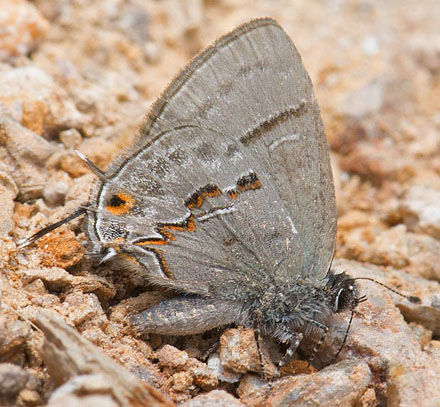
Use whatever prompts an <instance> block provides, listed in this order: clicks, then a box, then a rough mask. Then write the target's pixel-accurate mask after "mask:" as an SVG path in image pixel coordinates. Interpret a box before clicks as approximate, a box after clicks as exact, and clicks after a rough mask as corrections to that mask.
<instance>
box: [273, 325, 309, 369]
mask: <svg viewBox="0 0 440 407" xmlns="http://www.w3.org/2000/svg"><path fill="white" fill-rule="evenodd" d="M303 336H304V335H303V334H302V333H296V332H293V333H292V337H291V338H290V339H289V347H288V348H287V350H286V353H285V354H284V356H283V357H282V358H281V360H280V362H279V366H284V365H287V364H288V363H289V362H290V359H291V358H292V355H293V354H294V353H295V351H296V350H297V349H298V346H299V344H300V343H301V341H302V339H303Z"/></svg>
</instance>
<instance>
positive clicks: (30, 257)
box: [0, 0, 440, 407]
mask: <svg viewBox="0 0 440 407" xmlns="http://www.w3.org/2000/svg"><path fill="white" fill-rule="evenodd" d="M262 16H271V17H274V18H275V19H277V20H278V22H279V23H280V24H281V25H282V26H283V27H284V29H285V30H286V31H287V32H288V33H289V35H290V36H291V38H292V39H293V41H294V42H295V45H296V47H297V48H298V50H299V52H300V53H301V55H302V58H303V62H304V65H305V66H306V68H307V70H308V72H309V74H310V76H311V78H312V81H313V83H314V88H315V93H316V95H317V98H318V100H319V104H320V106H321V111H322V116H323V120H324V124H325V128H326V134H327V137H328V141H329V144H330V147H331V150H332V164H333V169H334V177H335V184H336V193H337V203H338V215H339V220H338V240H337V250H336V256H335V260H334V263H333V268H334V270H335V271H338V272H339V271H345V272H347V273H348V274H350V275H352V276H356V277H362V276H363V277H371V278H374V279H376V280H377V281H379V282H381V283H384V284H387V285H389V286H391V287H393V288H394V289H396V290H399V291H400V292H403V293H406V294H409V295H415V296H419V297H420V298H421V299H422V301H421V303H420V304H413V303H410V302H408V301H407V300H406V299H405V298H403V297H400V296H398V295H395V294H393V293H391V292H389V291H388V290H386V289H384V288H382V287H381V286H379V285H377V284H374V283H372V282H370V281H364V280H360V281H359V286H360V287H361V290H362V294H365V295H366V296H367V297H368V301H366V302H363V303H362V304H360V305H359V306H358V307H357V309H356V312H355V315H354V319H353V323H352V327H351V330H350V333H349V335H348V339H347V343H346V345H345V347H344V348H343V350H342V352H341V354H340V355H339V356H338V358H337V360H336V361H332V359H333V356H334V355H335V354H336V352H337V350H338V348H339V346H340V344H341V341H342V340H343V337H344V333H345V330H346V327H347V324H348V319H349V315H346V314H344V315H341V317H340V318H338V319H337V320H336V321H335V323H334V325H333V326H332V327H331V330H330V332H329V333H328V335H327V338H326V340H325V342H324V344H323V345H322V347H321V348H320V351H319V353H318V355H317V357H316V359H315V362H314V367H308V366H307V363H306V362H305V361H306V360H307V355H308V354H309V353H310V351H311V349H313V345H314V343H315V342H314V341H313V340H308V341H304V343H303V344H302V346H301V348H300V350H299V351H298V353H297V354H296V355H295V356H296V358H295V360H294V361H293V362H291V363H290V364H288V365H287V366H285V367H283V368H282V369H281V372H278V373H279V375H280V377H279V378H277V379H275V380H273V381H272V382H270V383H267V382H264V381H263V380H262V379H261V375H260V373H261V372H260V363H259V356H258V351H257V346H256V343H255V339H254V334H253V332H252V331H251V330H248V329H243V328H241V327H232V328H228V329H227V330H226V331H223V330H219V331H214V332H208V333H206V334H203V335H196V336H190V337H182V338H171V337H161V336H159V335H150V337H149V338H147V339H146V340H143V339H141V338H138V337H136V336H134V335H133V334H132V333H131V331H130V326H129V324H128V316H129V315H131V314H133V313H135V312H137V311H139V310H141V309H143V308H145V307H146V306H148V305H152V304H154V303H156V302H158V301H159V300H160V299H161V298H163V295H164V293H161V292H158V291H153V290H152V289H151V288H147V289H145V287H143V288H142V287H141V286H140V284H141V279H140V278H138V277H136V276H133V275H131V274H130V273H129V272H128V271H126V270H124V271H121V270H120V269H118V268H117V267H116V266H113V267H112V266H111V265H102V266H100V267H95V266H94V265H93V262H92V260H93V259H90V257H88V256H87V255H86V254H85V253H84V249H83V242H84V239H85V237H84V234H83V232H82V230H81V219H76V220H75V221H73V222H71V223H69V224H68V225H65V226H63V227H61V228H60V229H58V230H56V231H54V232H52V233H51V234H49V235H47V236H45V237H43V238H42V239H40V240H39V241H38V242H36V243H35V244H33V245H32V246H30V247H27V248H25V249H22V250H19V249H18V248H17V241H19V240H20V239H23V238H26V237H28V236H29V235H30V234H32V233H34V232H35V231H37V230H38V229H40V228H41V227H44V226H46V225H48V224H50V223H53V222H56V221H58V220H59V219H61V218H62V217H64V216H66V215H67V214H69V213H72V212H73V211H74V210H75V209H77V208H78V207H79V206H80V205H81V204H84V203H85V202H87V199H88V194H89V191H90V188H91V187H92V185H93V182H94V180H95V176H94V175H93V174H92V173H91V172H90V170H89V169H88V168H87V167H86V166H85V165H84V163H83V162H82V161H81V160H80V159H79V158H78V157H77V155H76V154H75V153H74V149H78V150H79V151H81V152H82V153H84V154H85V155H86V156H87V157H89V159H90V160H92V161H93V162H94V163H96V165H98V167H101V168H105V167H106V165H107V164H108V163H110V162H111V160H112V159H113V158H115V157H116V156H117V155H118V154H119V153H120V152H121V151H123V150H124V148H126V147H128V146H129V145H130V143H131V142H132V141H133V138H134V136H135V135H136V132H137V129H138V126H139V124H140V123H141V121H142V118H143V116H144V115H145V114H146V112H147V111H148V109H149V106H150V104H151V103H152V101H154V99H155V98H156V97H157V96H158V95H159V94H160V92H161V91H162V90H163V89H164V87H165V86H166V85H167V83H169V82H170V80H171V79H172V78H173V76H174V75H175V74H176V73H177V72H178V71H179V70H180V69H181V68H182V67H183V66H184V65H185V64H186V63H187V62H188V61H189V60H190V58H191V57H192V56H194V55H195V53H197V52H198V51H200V50H201V49H203V48H204V47H205V46H207V45H208V44H210V43H212V42H213V41H214V40H215V39H216V38H217V37H218V36H220V35H222V34H224V33H226V32H228V31H230V30H231V29H232V28H234V27H235V26H236V25H238V24H240V23H242V22H245V21H247V20H249V19H250V18H253V17H262ZM439 18H440V3H439V2H438V0H419V1H418V2H412V1H407V0H388V1H386V2H384V1H380V0H328V1H325V2H324V1H318V0H311V1H282V0H276V1H271V0H258V1H251V0H244V1H243V0H205V1H203V0H191V1H190V0H188V1H179V0H163V1H160V2H159V1H141V0H94V1H93V2H89V1H85V0H84V1H83V0H77V1H71V2H69V1H61V0H60V1H52V0H34V1H32V2H31V1H26V0H0V270H1V275H0V289H1V290H0V405H5V406H20V407H25V406H26V407H31V406H43V405H48V406H51V407H54V406H60V405H63V406H64V407H70V406H78V405H81V406H96V405H99V406H128V405H137V406H147V405H148V406H149V405H157V406H172V405H174V404H175V403H180V402H183V403H184V404H183V405H184V406H186V407H190V406H191V407H196V406H197V407H198V406H223V405H224V406H237V407H238V406H245V405H247V406H262V405H267V406H335V405H338V406H356V407H361V406H362V407H367V406H369V407H371V406H376V405H377V406H390V407H397V406H408V407H411V406H416V405H417V406H426V407H431V406H432V407H434V406H440V385H439V383H440V31H439V29H438V24H439ZM42 311H43V313H42ZM218 341H219V342H220V347H219V349H218V350H217V351H215V352H214V353H211V355H210V356H209V357H208V359H207V360H204V359H203V356H204V355H205V354H206V353H207V351H208V350H209V349H210V348H212V347H213V345H215V343H217V342H218ZM282 351H283V349H282V348H280V347H279V346H278V345H277V344H276V343H272V342H271V341H267V343H265V346H264V349H263V353H264V354H265V355H267V356H268V357H267V358H265V371H266V373H269V374H273V375H276V374H277V367H276V364H274V362H276V361H277V360H279V359H280V357H281V355H282Z"/></svg>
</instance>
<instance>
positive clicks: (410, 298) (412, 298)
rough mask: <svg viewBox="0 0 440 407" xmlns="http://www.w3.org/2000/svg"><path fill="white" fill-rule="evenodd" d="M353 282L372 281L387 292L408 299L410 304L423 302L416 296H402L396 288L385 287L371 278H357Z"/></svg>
mask: <svg viewBox="0 0 440 407" xmlns="http://www.w3.org/2000/svg"><path fill="white" fill-rule="evenodd" d="M353 280H368V281H372V282H373V283H376V284H379V285H380V286H382V287H384V288H386V289H387V290H390V291H391V292H393V293H394V294H397V295H400V296H401V297H403V298H406V299H407V300H408V301H409V302H412V303H414V304H419V303H421V302H422V300H421V299H420V298H419V297H416V296H414V295H405V294H402V293H400V292H399V291H397V290H395V289H394V288H391V287H388V286H387V285H385V284H383V283H380V282H379V281H376V280H375V279H374V278H370V277H356V278H354V279H353Z"/></svg>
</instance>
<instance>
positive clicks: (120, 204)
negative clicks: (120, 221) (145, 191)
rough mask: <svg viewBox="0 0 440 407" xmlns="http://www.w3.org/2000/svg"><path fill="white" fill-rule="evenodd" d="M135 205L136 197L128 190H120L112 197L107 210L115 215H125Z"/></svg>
mask: <svg viewBox="0 0 440 407" xmlns="http://www.w3.org/2000/svg"><path fill="white" fill-rule="evenodd" d="M133 206H134V198H133V197H132V196H131V195H129V194H127V193H126V192H118V193H116V194H113V195H112V197H111V198H110V201H109V203H108V205H107V206H106V209H107V211H109V212H110V213H112V214H113V215H117V216H118V215H123V214H125V213H127V212H128V211H129V210H130V209H131V208H132V207H133Z"/></svg>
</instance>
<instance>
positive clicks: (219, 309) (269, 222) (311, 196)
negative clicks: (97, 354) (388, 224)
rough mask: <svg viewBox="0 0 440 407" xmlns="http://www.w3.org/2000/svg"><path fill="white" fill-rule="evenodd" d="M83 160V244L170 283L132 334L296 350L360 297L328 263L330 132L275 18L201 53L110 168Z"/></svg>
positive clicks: (332, 210) (331, 242) (332, 228)
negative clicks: (240, 336) (258, 337)
mask: <svg viewBox="0 0 440 407" xmlns="http://www.w3.org/2000/svg"><path fill="white" fill-rule="evenodd" d="M82 157H83V156H82ZM83 159H84V160H85V161H86V162H87V163H88V164H89V166H90V168H91V169H92V170H93V171H94V172H95V173H96V174H97V175H98V177H99V181H98V183H97V185H96V187H95V189H94V191H93V193H92V196H91V201H90V205H89V206H88V207H85V208H81V209H79V210H78V211H77V212H76V213H74V214H72V215H71V216H70V217H69V218H67V221H68V220H70V219H72V218H73V217H76V216H79V215H80V214H83V213H86V214H87V222H86V225H85V231H86V233H87V235H88V238H89V240H90V246H91V252H92V253H94V254H96V255H100V256H102V257H103V260H108V259H110V258H111V257H113V256H116V255H123V256H119V257H122V258H123V259H125V260H124V261H128V262H131V263H132V266H133V267H135V268H136V269H138V270H139V272H141V273H142V274H143V275H145V276H146V279H147V280H148V282H150V283H152V284H156V285H159V286H162V287H167V288H170V289H172V290H174V291H175V292H176V296H175V297H173V298H169V299H166V300H163V301H162V302H160V303H159V304H157V305H155V306H153V307H152V308H150V309H147V310H145V311H144V312H142V313H140V314H138V315H135V316H133V317H132V318H131V323H132V324H133V326H134V328H135V330H136V331H137V332H141V333H146V332H154V333H158V334H166V335H187V334H194V333H200V332H204V331H206V330H209V329H212V328H215V327H219V326H223V325H227V324H231V323H237V324H241V325H244V326H246V327H252V328H254V329H255V330H256V331H257V333H260V334H262V335H267V336H272V337H274V338H276V339H277V340H278V341H281V342H285V343H287V344H289V346H290V348H289V353H290V354H291V353H292V352H293V351H294V350H295V349H296V347H297V346H298V344H299V343H300V339H301V338H302V336H303V335H308V334H310V333H311V332H312V331H315V332H318V333H319V332H321V333H322V337H321V341H322V339H323V337H324V335H325V333H326V332H327V330H328V327H329V326H330V324H331V320H332V317H333V315H334V314H335V313H337V312H340V311H343V310H347V309H350V310H353V309H354V307H355V306H356V305H357V304H358V303H359V302H360V301H362V300H363V298H360V297H359V296H358V290H357V287H356V284H355V281H354V279H352V278H350V277H349V276H347V275H346V274H337V275H335V274H333V273H332V272H331V271H330V264H331V260H332V257H333V252H334V248H335V236H336V205H335V194H334V186H333V179H332V173H331V167H330V159H329V151H328V146H327V141H326V137H325V134H324V129H323V124H322V120H321V116H320V111H319V107H318V104H317V102H316V99H315V96H314V94H313V89H312V84H311V81H310V78H309V76H308V75H307V72H306V71H305V69H304V67H303V64H302V62H301V58H300V56H299V54H298V52H297V50H296V49H295V47H294V45H293V43H292V41H291V40H290V38H289V37H288V36H287V34H286V33H285V32H284V31H283V30H282V28H281V27H280V26H279V25H278V24H277V23H276V22H275V21H274V20H272V19H268V18H266V19H258V20H253V21H251V22H249V23H247V24H244V25H242V26H240V27H238V28H237V29H235V30H234V31H232V32H231V33H230V34H227V35H226V36H224V37H221V38H220V39H219V40H217V42H216V43H215V44H214V45H213V46H211V47H209V48H208V49H206V50H205V51H204V52H202V53H201V54H200V55H199V56H197V57H196V58H195V59H194V60H193V61H192V62H191V63H190V64H189V65H188V66H187V68H186V69H185V70H183V71H182V72H181V74H180V75H179V76H178V77H177V78H176V79H175V80H174V81H173V82H172V83H171V84H170V86H169V87H168V88H167V89H166V90H165V92H164V93H163V95H162V96H161V97H160V98H159V99H158V101H157V102H156V103H155V104H154V105H153V107H152V110H151V112H150V114H149V115H148V117H147V119H146V121H145V123H144V124H143V126H142V127H141V131H140V136H139V138H138V140H137V142H136V143H135V144H134V147H133V149H132V151H131V152H130V153H129V154H126V155H124V156H123V157H121V158H120V159H119V160H117V161H115V162H114V163H113V164H112V165H111V167H110V168H109V169H108V171H107V172H105V173H104V172H103V171H101V170H99V169H98V168H96V167H95V166H94V165H93V164H92V163H90V162H89V161H88V160H87V159H86V158H85V157H83ZM64 221H66V220H64ZM62 222H63V221H62ZM60 223H61V222H59V223H58V224H55V225H52V226H50V227H48V228H46V229H44V230H43V231H41V232H39V233H37V234H36V235H34V236H33V237H32V238H31V239H28V240H27V241H26V242H24V243H23V244H22V245H21V246H22V247H23V246H25V245H27V244H29V243H31V242H32V241H33V240H35V239H36V238H38V237H39V236H41V235H42V234H44V233H46V232H47V231H49V230H51V229H53V228H54V227H57V226H58V225H59V224H60ZM312 358H313V356H312Z"/></svg>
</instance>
